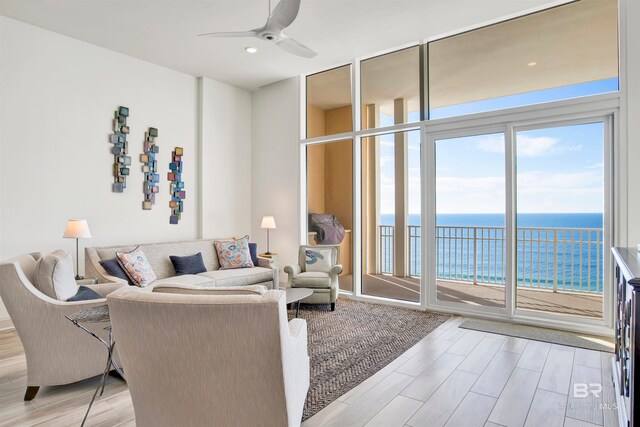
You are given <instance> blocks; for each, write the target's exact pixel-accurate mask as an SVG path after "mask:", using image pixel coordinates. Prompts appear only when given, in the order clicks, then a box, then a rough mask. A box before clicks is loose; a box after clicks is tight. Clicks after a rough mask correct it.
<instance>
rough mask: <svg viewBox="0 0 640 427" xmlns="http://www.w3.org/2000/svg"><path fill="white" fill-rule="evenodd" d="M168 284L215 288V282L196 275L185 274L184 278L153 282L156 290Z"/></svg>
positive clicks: (178, 277) (166, 278)
mask: <svg viewBox="0 0 640 427" xmlns="http://www.w3.org/2000/svg"><path fill="white" fill-rule="evenodd" d="M167 283H170V284H174V283H179V284H181V285H190V286H191V285H196V286H202V287H213V286H215V280H213V279H211V278H209V277H205V276H201V275H196V274H184V275H182V276H174V277H165V278H164V279H160V280H156V281H155V282H153V286H154V288H155V287H156V286H158V285H164V284H167Z"/></svg>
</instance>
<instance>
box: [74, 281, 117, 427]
mask: <svg viewBox="0 0 640 427" xmlns="http://www.w3.org/2000/svg"><path fill="white" fill-rule="evenodd" d="M94 280H95V279H94ZM65 317H66V318H67V319H69V320H70V321H71V322H72V323H73V324H74V325H76V326H77V327H79V328H80V329H82V330H83V331H85V332H86V333H88V334H89V335H91V336H92V337H94V338H95V339H97V340H98V341H100V342H101V343H102V344H103V345H104V346H105V347H106V348H107V365H106V367H105V369H104V373H103V374H102V378H101V379H100V383H99V384H98V387H97V388H96V391H95V392H94V393H93V397H91V402H89V407H88V408H87V412H86V413H85V414H84V418H83V419H82V424H81V426H84V423H85V422H86V421H87V416H89V411H90V410H91V406H93V402H94V401H95V400H96V396H97V395H98V390H101V391H100V396H102V394H103V393H104V386H105V384H106V382H107V377H108V376H109V372H110V371H111V368H112V367H113V369H115V370H116V371H117V372H118V374H119V375H120V376H121V377H122V379H124V378H125V377H124V371H123V370H122V368H121V367H119V366H118V365H117V364H116V362H115V360H114V358H113V351H114V350H115V348H116V343H115V341H114V340H113V336H112V334H111V318H110V317H109V306H107V305H106V304H104V305H99V306H96V307H89V308H84V309H82V310H80V311H77V312H75V313H73V314H70V315H69V316H65ZM81 323H107V324H108V325H107V326H106V327H105V328H104V329H105V330H106V331H108V333H109V338H107V341H105V340H104V339H102V338H101V337H99V336H98V335H97V334H96V333H95V332H93V331H92V330H91V329H89V328H87V327H85V326H83V325H82V324H81Z"/></svg>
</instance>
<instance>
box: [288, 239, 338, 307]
mask: <svg viewBox="0 0 640 427" xmlns="http://www.w3.org/2000/svg"><path fill="white" fill-rule="evenodd" d="M339 251H340V249H339V247H338V246H336V245H314V246H311V245H303V246H300V249H299V252H298V264H294V265H288V266H286V267H285V268H284V271H285V273H287V275H288V282H287V287H289V288H308V289H311V290H312V291H313V294H312V295H311V296H309V297H307V298H305V299H303V300H302V301H301V302H302V303H305V304H331V311H334V310H335V309H336V301H337V299H338V290H339V287H338V285H339V283H338V276H339V275H340V273H342V265H340V264H338V259H339V255H340V253H339ZM318 252H325V254H326V253H328V255H329V257H328V259H325V260H324V261H326V262H325V263H323V265H322V267H320V268H313V267H312V265H314V264H315V263H319V262H318V256H319V255H318Z"/></svg>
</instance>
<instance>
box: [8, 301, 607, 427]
mask: <svg viewBox="0 0 640 427" xmlns="http://www.w3.org/2000/svg"><path fill="white" fill-rule="evenodd" d="M301 314H302V316H301V317H304V314H303V313H301ZM461 321H462V318H459V317H457V318H452V319H451V320H449V321H447V322H446V323H445V324H443V325H441V326H440V327H439V328H438V329H436V330H435V331H433V332H432V333H431V334H429V335H428V336H427V337H425V338H424V339H423V340H421V341H420V342H419V343H418V344H416V345H415V346H414V347H412V348H411V349H409V350H408V351H407V352H406V353H404V354H403V355H401V356H400V357H399V358H398V359H396V360H395V361H393V362H391V363H390V364H389V365H387V366H386V367H385V368H383V369H382V370H381V371H379V372H378V373H376V374H375V375H373V376H372V377H370V378H369V379H367V380H365V381H364V382H363V383H362V384H360V385H359V386H357V387H356V388H354V389H352V390H351V391H349V392H348V393H346V394H345V395H343V396H341V397H340V398H339V399H338V400H336V401H334V402H333V403H331V404H330V405H329V406H327V407H326V408H325V409H323V410H322V411H321V412H319V413H318V414H316V415H315V416H314V417H312V418H310V419H309V420H307V421H306V422H304V423H303V426H305V427H312V426H340V427H350V426H364V425H366V426H385V427H393V426H412V427H415V426H429V427H432V426H434V427H435V426H444V425H446V426H465V427H469V426H492V427H495V426H508V427H510V426H527V427H535V426H544V427H547V426H549V427H551V426H562V425H564V426H572V427H574V426H585V427H586V426H594V425H596V426H597V425H602V426H607V427H608V426H615V425H617V418H616V414H615V411H614V410H613V409H610V407H612V406H611V405H612V404H613V402H615V398H614V393H613V388H612V383H611V369H610V356H611V355H610V354H608V353H599V352H595V351H589V350H583V349H574V348H571V347H563V346H559V345H551V344H546V343H541V342H537V341H528V340H524V339H520V338H512V337H504V336H500V335H493V334H488V333H483V332H477V331H469V330H465V329H460V328H458V325H459V324H460V323H461ZM97 382H98V379H97V378H92V379H89V380H86V381H82V382H79V383H76V384H72V385H68V386H61V387H44V388H42V389H41V390H40V392H39V394H38V396H37V397H36V398H35V399H34V400H33V401H31V402H24V401H23V400H22V399H23V396H24V390H25V387H26V365H25V358H24V353H23V350H22V345H21V344H20V340H19V339H18V337H17V335H16V334H15V332H13V331H4V332H0V426H31V425H43V426H44V425H46V426H68V425H79V424H80V421H81V420H82V417H83V416H84V412H85V410H86V407H87V404H88V402H89V400H90V399H91V394H92V393H93V391H94V389H95V386H96V385H97ZM578 382H583V383H602V384H603V395H602V397H601V398H599V399H596V398H590V399H579V398H574V397H573V396H572V393H571V390H572V389H573V384H574V383H578ZM87 425H91V426H133V425H135V421H134V413H133V407H132V404H131V397H130V396H129V392H128V389H127V386H126V384H125V383H123V382H122V381H120V380H117V379H114V378H110V379H109V383H108V385H107V387H106V389H105V394H104V396H103V397H101V398H98V399H97V400H96V403H95V404H94V407H93V409H92V411H91V414H90V416H89V419H88V421H87Z"/></svg>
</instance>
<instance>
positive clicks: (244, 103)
mask: <svg viewBox="0 0 640 427" xmlns="http://www.w3.org/2000/svg"><path fill="white" fill-rule="evenodd" d="M200 90H201V92H200V102H201V105H202V118H201V123H202V131H201V132H202V136H201V138H202V148H201V150H202V155H201V157H200V159H201V170H202V192H203V197H202V237H204V238H216V237H230V236H236V237H239V236H244V235H245V234H250V233H251V169H252V168H251V93H249V92H247V91H245V90H242V89H238V88H235V87H232V86H229V85H226V84H223V83H219V82H216V81H214V80H209V79H206V78H203V79H201V80H200ZM251 237H252V240H255V237H253V235H252V236H251Z"/></svg>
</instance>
